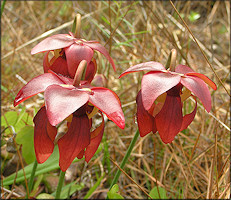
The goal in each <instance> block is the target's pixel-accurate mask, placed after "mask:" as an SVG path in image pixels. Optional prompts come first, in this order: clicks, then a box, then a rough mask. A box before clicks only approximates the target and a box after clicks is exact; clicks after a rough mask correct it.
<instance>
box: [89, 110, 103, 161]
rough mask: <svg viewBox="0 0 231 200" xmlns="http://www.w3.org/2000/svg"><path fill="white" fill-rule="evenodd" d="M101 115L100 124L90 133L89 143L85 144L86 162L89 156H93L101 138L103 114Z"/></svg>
mask: <svg viewBox="0 0 231 200" xmlns="http://www.w3.org/2000/svg"><path fill="white" fill-rule="evenodd" d="M101 116H102V123H101V124H100V126H99V127H97V128H96V129H95V130H94V131H93V132H92V133H91V141H90V144H89V145H88V146H87V148H86V151H85V160H86V162H89V161H90V160H91V158H92V157H93V156H94V154H95V152H96V151H97V149H98V147H99V144H100V142H101V140H102V137H103V132H104V119H103V115H102V113H101Z"/></svg>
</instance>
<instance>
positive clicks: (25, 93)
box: [14, 73, 64, 106]
mask: <svg viewBox="0 0 231 200" xmlns="http://www.w3.org/2000/svg"><path fill="white" fill-rule="evenodd" d="M53 84H64V82H63V81H62V80H60V79H59V78H58V77H56V76H55V75H53V74H51V73H45V74H42V75H39V76H37V77H35V78H33V79H32V80H31V81H29V82H28V83H27V84H26V85H25V86H24V87H23V88H22V89H21V90H20V91H19V93H18V94H17V96H16V98H15V100H14V106H17V105H18V104H20V103H21V102H23V101H25V100H26V99H28V98H30V97H31V96H34V95H36V94H38V93H40V92H44V90H45V89H46V88H47V87H48V86H50V85H53Z"/></svg>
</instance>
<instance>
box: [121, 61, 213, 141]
mask: <svg viewBox="0 0 231 200" xmlns="http://www.w3.org/2000/svg"><path fill="white" fill-rule="evenodd" d="M144 70H148V71H150V72H148V73H146V74H144V76H143V78H142V81H141V90H140V91H139V93H138V95H137V98H136V102H137V114H136V115H137V123H138V128H139V132H140V136H141V137H143V136H145V135H147V134H148V133H150V132H151V131H152V132H153V133H156V132H157V131H158V132H159V135H160V138H161V140H162V141H163V142H164V143H171V142H172V141H173V139H174V138H175V136H176V135H177V134H178V133H179V132H180V131H182V130H184V129H186V128H187V127H188V125H189V124H191V122H192V121H193V119H194V117H195V114H196V109H197V101H196V105H195V108H194V110H193V111H192V112H191V113H189V114H186V115H185V116H183V113H182V106H183V102H184V101H185V100H186V99H187V98H188V97H189V96H192V97H193V98H194V99H195V100H196V97H198V98H199V100H200V101H201V102H202V104H203V106H204V107H205V109H206V111H207V112H209V111H210V109H211V95H210V92H209V89H208V87H207V85H206V83H207V84H208V85H209V86H210V87H212V88H213V89H214V90H216V89H217V87H216V85H215V83H214V82H213V81H211V80H210V79H209V78H208V77H206V76H205V75H203V74H200V73H196V72H195V71H193V70H192V69H191V68H189V67H188V66H185V65H178V66H176V69H175V71H170V70H166V69H165V67H164V66H163V65H162V64H161V63H158V62H154V61H150V62H145V63H141V64H138V65H135V66H132V67H130V68H128V69H127V70H126V71H124V72H123V73H122V74H121V75H120V78H121V77H123V76H124V75H126V74H129V73H132V72H138V71H144Z"/></svg>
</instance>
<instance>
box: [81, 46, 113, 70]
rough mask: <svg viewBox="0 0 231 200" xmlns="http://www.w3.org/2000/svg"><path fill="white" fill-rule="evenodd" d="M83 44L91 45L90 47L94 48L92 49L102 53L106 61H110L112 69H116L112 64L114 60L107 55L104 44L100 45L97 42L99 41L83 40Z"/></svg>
mask: <svg viewBox="0 0 231 200" xmlns="http://www.w3.org/2000/svg"><path fill="white" fill-rule="evenodd" d="M84 44H85V45H86V46H89V47H91V48H92V49H94V50H96V51H99V52H100V53H102V54H103V55H104V56H105V57H106V58H107V59H108V61H109V62H110V63H111V65H112V67H113V69H114V71H116V67H115V64H114V62H113V60H112V58H111V56H110V55H109V53H108V51H107V49H106V48H105V47H104V46H102V45H101V44H99V43H92V42H84Z"/></svg>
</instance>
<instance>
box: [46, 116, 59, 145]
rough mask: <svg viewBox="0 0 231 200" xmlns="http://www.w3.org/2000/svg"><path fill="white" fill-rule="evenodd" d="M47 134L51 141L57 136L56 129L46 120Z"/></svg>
mask: <svg viewBox="0 0 231 200" xmlns="http://www.w3.org/2000/svg"><path fill="white" fill-rule="evenodd" d="M47 134H48V136H49V137H50V139H51V140H52V141H54V140H55V137H56V135H57V128H56V127H55V126H52V125H51V124H50V122H49V120H48V119H47Z"/></svg>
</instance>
